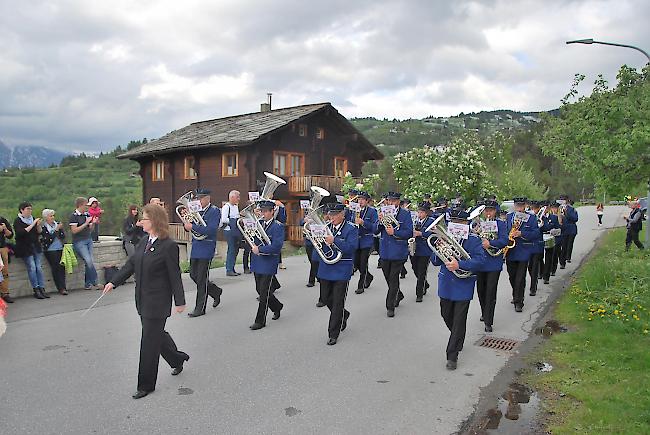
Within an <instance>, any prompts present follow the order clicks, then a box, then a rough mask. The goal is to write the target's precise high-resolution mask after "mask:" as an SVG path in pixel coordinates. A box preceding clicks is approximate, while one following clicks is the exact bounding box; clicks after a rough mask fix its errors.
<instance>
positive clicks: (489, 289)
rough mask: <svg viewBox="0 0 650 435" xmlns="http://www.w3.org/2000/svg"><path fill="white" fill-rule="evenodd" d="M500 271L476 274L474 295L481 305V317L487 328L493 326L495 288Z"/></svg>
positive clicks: (495, 298)
mask: <svg viewBox="0 0 650 435" xmlns="http://www.w3.org/2000/svg"><path fill="white" fill-rule="evenodd" d="M499 276H501V271H500V270H496V271H492V272H479V273H477V274H476V293H478V301H479V303H480V304H481V315H482V316H483V322H484V323H485V324H486V325H487V326H492V325H493V324H494V308H495V307H496V305H497V286H498V285H499Z"/></svg>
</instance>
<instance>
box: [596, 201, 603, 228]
mask: <svg viewBox="0 0 650 435" xmlns="http://www.w3.org/2000/svg"><path fill="white" fill-rule="evenodd" d="M604 210H605V206H604V205H603V203H602V202H599V203H598V204H597V205H596V216H598V226H599V227H600V226H602V225H603V213H604Z"/></svg>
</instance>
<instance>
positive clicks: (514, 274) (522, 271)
mask: <svg viewBox="0 0 650 435" xmlns="http://www.w3.org/2000/svg"><path fill="white" fill-rule="evenodd" d="M527 265H528V262H527V261H506V268H507V270H508V278H509V279H510V285H511V286H512V299H513V301H514V303H515V307H516V306H517V305H519V306H522V307H523V306H524V292H525V290H526V266H527Z"/></svg>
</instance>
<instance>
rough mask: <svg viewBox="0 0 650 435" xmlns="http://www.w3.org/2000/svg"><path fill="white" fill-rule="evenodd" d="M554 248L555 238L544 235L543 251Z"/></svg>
mask: <svg viewBox="0 0 650 435" xmlns="http://www.w3.org/2000/svg"><path fill="white" fill-rule="evenodd" d="M554 247H555V237H553V236H552V235H550V234H544V249H551V248H554Z"/></svg>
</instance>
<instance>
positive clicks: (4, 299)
mask: <svg viewBox="0 0 650 435" xmlns="http://www.w3.org/2000/svg"><path fill="white" fill-rule="evenodd" d="M2 300H3V301H5V302H6V303H8V304H13V303H14V300H13V298H12V297H11V296H9V293H7V294H4V295H2Z"/></svg>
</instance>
